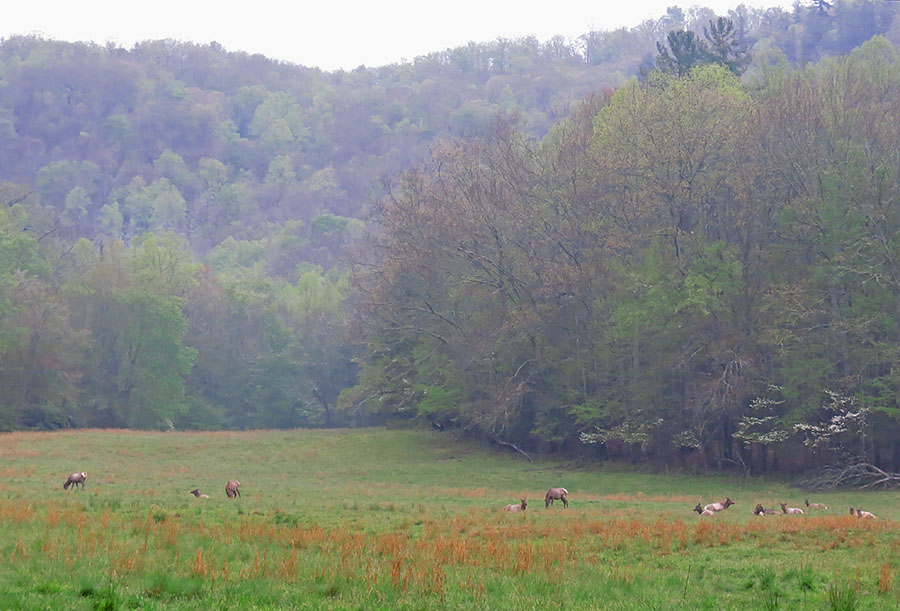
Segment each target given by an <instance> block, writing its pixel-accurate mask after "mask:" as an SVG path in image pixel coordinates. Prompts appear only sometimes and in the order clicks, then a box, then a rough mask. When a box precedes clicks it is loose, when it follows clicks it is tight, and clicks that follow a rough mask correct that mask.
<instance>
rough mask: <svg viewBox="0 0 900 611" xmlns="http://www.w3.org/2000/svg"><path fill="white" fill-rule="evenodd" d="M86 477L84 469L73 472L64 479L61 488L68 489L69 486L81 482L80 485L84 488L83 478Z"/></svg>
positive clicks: (75, 485)
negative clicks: (64, 481)
mask: <svg viewBox="0 0 900 611" xmlns="http://www.w3.org/2000/svg"><path fill="white" fill-rule="evenodd" d="M86 479H87V473H85V472H84V471H79V472H78V473H73V474H72V475H70V476H69V479H67V480H66V483H65V484H63V490H68V489H69V486H74V487H75V488H77V487H78V484H81V487H82V488H84V480H86Z"/></svg>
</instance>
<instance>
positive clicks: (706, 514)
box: [694, 503, 716, 516]
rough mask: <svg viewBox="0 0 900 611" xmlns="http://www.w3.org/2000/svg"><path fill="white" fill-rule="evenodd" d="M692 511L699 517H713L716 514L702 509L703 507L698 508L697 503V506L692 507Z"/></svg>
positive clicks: (698, 504)
mask: <svg viewBox="0 0 900 611" xmlns="http://www.w3.org/2000/svg"><path fill="white" fill-rule="evenodd" d="M694 511H696V512H697V513H699V514H700V515H701V516H714V515H716V512H715V511H712V510H711V509H704V508H703V507H701V506H700V503H697V506H696V507H694Z"/></svg>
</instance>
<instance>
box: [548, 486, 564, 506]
mask: <svg viewBox="0 0 900 611" xmlns="http://www.w3.org/2000/svg"><path fill="white" fill-rule="evenodd" d="M553 501H562V502H563V507H568V506H569V491H568V490H566V489H565V488H550V490H548V491H547V494H546V495H545V496H544V508H545V509H546V508H547V507H550V505H552V504H553Z"/></svg>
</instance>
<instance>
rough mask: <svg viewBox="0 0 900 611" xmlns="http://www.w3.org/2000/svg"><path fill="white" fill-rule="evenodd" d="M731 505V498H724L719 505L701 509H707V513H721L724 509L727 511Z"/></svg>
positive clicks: (711, 504)
mask: <svg viewBox="0 0 900 611" xmlns="http://www.w3.org/2000/svg"><path fill="white" fill-rule="evenodd" d="M732 505H734V501H732V500H731V497H727V496H726V497H725V500H724V501H722V502H721V503H710V504H709V505H707V506H706V507H704V508H703V509H708V510H709V511H723V510H725V509H728V508H729V507H731V506H732Z"/></svg>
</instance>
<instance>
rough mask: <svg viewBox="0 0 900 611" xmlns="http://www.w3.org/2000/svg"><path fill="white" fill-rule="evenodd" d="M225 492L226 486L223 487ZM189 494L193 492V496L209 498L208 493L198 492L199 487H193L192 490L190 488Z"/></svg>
mask: <svg viewBox="0 0 900 611" xmlns="http://www.w3.org/2000/svg"><path fill="white" fill-rule="evenodd" d="M225 492H226V494H227V492H228V489H227V488H226V489H225ZM191 494H193V495H194V496H195V497H197V498H198V499H208V498H209V495H208V494H203V493H202V492H200V489H199V488H194V489H193V490H191Z"/></svg>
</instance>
